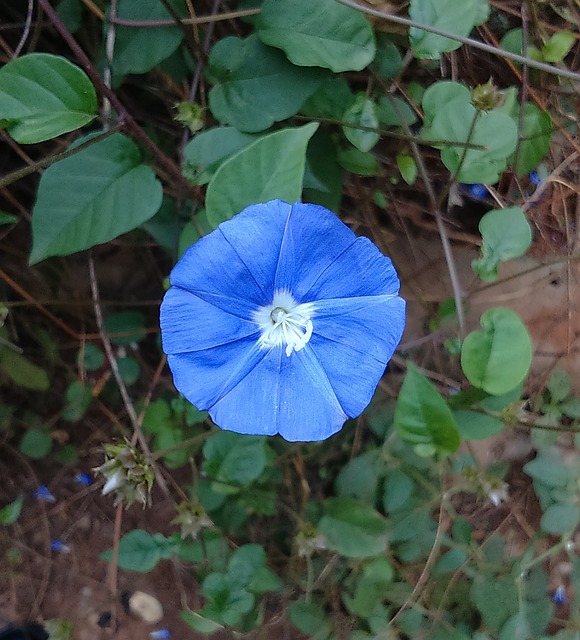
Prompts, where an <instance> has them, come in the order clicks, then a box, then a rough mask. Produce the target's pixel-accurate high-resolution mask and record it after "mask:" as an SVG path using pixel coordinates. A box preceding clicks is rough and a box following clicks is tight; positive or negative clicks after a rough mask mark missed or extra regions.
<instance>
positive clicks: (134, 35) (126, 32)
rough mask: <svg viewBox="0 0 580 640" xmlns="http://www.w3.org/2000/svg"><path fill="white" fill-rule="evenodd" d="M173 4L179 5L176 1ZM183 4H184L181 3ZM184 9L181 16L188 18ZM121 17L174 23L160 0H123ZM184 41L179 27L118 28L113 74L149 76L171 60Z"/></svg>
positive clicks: (120, 1) (180, 12)
mask: <svg viewBox="0 0 580 640" xmlns="http://www.w3.org/2000/svg"><path fill="white" fill-rule="evenodd" d="M172 4H174V5H177V3H175V2H173V3H172ZM179 4H180V5H182V4H183V3H179ZM180 9H181V6H180V7H177V13H178V14H181V15H185V12H183V11H182V10H180ZM117 17H118V18H122V19H123V20H142V21H147V22H148V21H154V20H171V19H172V16H171V14H170V13H169V11H167V9H166V8H165V7H164V5H163V3H162V2H158V1H157V0H139V2H133V0H119V2H118V4H117ZM182 39H183V31H182V30H181V29H180V28H179V27H178V26H171V27H155V28H154V29H151V28H147V27H126V26H122V25H117V26H116V27H115V55H114V57H113V72H114V73H115V75H118V76H122V75H125V74H127V73H147V71H150V70H151V69H152V68H153V67H155V66H156V65H158V64H159V63H160V62H162V61H163V60H165V59H166V58H168V57H169V56H170V55H171V54H172V53H173V52H174V51H175V50H176V49H177V47H178V46H179V44H180V42H181V41H182Z"/></svg>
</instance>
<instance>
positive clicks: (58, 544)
mask: <svg viewBox="0 0 580 640" xmlns="http://www.w3.org/2000/svg"><path fill="white" fill-rule="evenodd" d="M50 548H51V550H52V551H54V552H55V553H70V547H69V546H68V545H66V544H65V543H64V542H63V541H62V540H59V539H58V538H55V539H54V540H52V541H51V543H50Z"/></svg>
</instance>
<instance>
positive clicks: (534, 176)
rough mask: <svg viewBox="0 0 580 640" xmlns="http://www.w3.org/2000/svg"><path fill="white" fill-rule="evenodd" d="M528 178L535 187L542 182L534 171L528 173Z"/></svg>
mask: <svg viewBox="0 0 580 640" xmlns="http://www.w3.org/2000/svg"><path fill="white" fill-rule="evenodd" d="M529 178H530V182H531V183H532V184H533V185H534V186H536V187H537V186H538V185H539V184H540V182H542V178H541V177H540V174H539V173H538V172H537V171H536V169H533V170H532V171H530V175H529Z"/></svg>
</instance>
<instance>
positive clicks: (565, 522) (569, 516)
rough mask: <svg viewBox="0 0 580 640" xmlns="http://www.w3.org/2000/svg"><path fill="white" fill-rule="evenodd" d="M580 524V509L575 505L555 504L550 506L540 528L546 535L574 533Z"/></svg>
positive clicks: (543, 516)
mask: <svg viewBox="0 0 580 640" xmlns="http://www.w3.org/2000/svg"><path fill="white" fill-rule="evenodd" d="M578 523H580V507H579V506H578V505H575V504H553V505H551V506H549V507H548V508H547V509H546V511H545V512H544V514H543V515H542V519H541V521H540V528H541V529H542V531H545V532H546V533H553V534H565V533H572V532H573V531H574V529H576V527H577V526H578Z"/></svg>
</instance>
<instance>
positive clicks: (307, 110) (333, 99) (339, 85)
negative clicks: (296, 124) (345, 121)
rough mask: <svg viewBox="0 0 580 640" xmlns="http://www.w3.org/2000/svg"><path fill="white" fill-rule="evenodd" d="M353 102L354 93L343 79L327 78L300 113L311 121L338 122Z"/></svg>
mask: <svg viewBox="0 0 580 640" xmlns="http://www.w3.org/2000/svg"><path fill="white" fill-rule="evenodd" d="M353 100H354V93H353V92H352V91H351V88H350V85H349V84H348V82H347V81H346V80H345V79H344V78H342V77H340V76H339V77H334V78H328V79H326V80H324V82H322V84H321V85H320V86H319V87H318V89H317V90H316V91H315V92H314V93H313V94H312V95H311V96H310V98H308V100H307V101H306V102H305V103H304V104H303V105H302V107H301V109H300V113H302V114H303V115H305V116H308V117H309V118H313V119H316V118H328V119H330V120H340V119H341V118H342V115H343V113H344V112H345V111H346V110H347V109H348V107H349V105H350V104H351V103H352V101H353Z"/></svg>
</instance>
